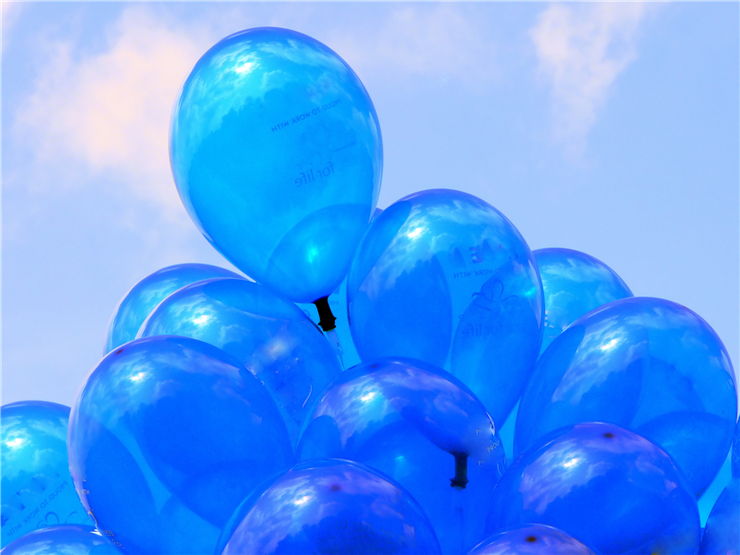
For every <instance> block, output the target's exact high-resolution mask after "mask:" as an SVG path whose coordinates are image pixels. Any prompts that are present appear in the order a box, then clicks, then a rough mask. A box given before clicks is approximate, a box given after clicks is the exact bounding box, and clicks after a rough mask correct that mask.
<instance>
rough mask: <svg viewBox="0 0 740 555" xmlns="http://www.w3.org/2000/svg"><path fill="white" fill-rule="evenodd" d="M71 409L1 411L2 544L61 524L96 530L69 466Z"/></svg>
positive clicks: (48, 406) (35, 406) (29, 406)
mask: <svg viewBox="0 0 740 555" xmlns="http://www.w3.org/2000/svg"><path fill="white" fill-rule="evenodd" d="M68 420H69V407H65V406H64V405H58V404H56V403H47V402H45V401H21V402H19V403H11V404H9V405H5V406H3V407H2V409H0V423H1V424H2V425H1V428H2V434H1V435H2V439H1V440H0V453H2V457H1V460H2V465H0V468H2V545H5V544H7V543H9V542H11V541H12V540H14V539H15V538H18V537H20V536H22V535H23V534H26V533H28V532H31V531H32V530H37V529H39V528H45V527H47V526H53V525H56V524H85V525H91V524H92V519H91V518H90V517H89V516H88V515H87V511H86V510H85V508H84V507H83V506H82V504H81V503H80V500H79V499H78V497H77V492H75V489H74V485H73V484H72V477H71V476H70V474H69V463H68V462H67V422H68Z"/></svg>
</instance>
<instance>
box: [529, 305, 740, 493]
mask: <svg viewBox="0 0 740 555" xmlns="http://www.w3.org/2000/svg"><path fill="white" fill-rule="evenodd" d="M736 410H737V398H736V393H735V379H734V376H733V370H732V365H731V363H730V359H729V357H728V355H727V352H726V350H725V348H724V346H723V345H722V342H721V341H720V339H719V338H718V337H717V335H716V334H715V333H714V331H713V330H712V328H711V327H709V325H708V324H707V323H706V322H705V321H704V320H702V319H701V317H699V316H698V315H697V314H695V313H694V312H692V311H691V310H689V309H688V308H685V307H683V306H681V305H678V304H676V303H672V302H670V301H666V300H662V299H653V298H642V297H638V298H629V299H622V300H619V301H614V302H612V303H609V304H607V305H605V306H604V307H602V308H600V309H597V310H595V311H593V312H591V313H589V314H587V315H586V316H584V317H583V318H581V319H579V320H577V321H576V322H574V323H573V324H571V326H570V327H568V329H566V330H565V331H564V332H563V333H562V334H561V335H559V336H558V337H556V338H555V340H553V342H552V343H551V344H550V346H549V347H548V348H547V350H546V351H545V352H544V353H543V354H542V356H541V357H540V359H539V361H538V364H537V369H536V370H535V372H534V373H533V374H532V378H531V380H530V382H529V385H528V386H527V389H526V391H525V393H524V395H523V396H522V400H521V403H520V405H519V414H518V417H517V426H516V436H515V446H516V448H517V451H521V450H523V449H526V448H527V447H528V446H531V445H532V444H533V443H534V442H536V441H537V440H538V438H539V437H542V436H543V435H544V434H546V433H547V432H549V431H551V430H555V429H557V428H560V427H562V426H568V425H571V424H575V423H577V422H586V421H592V420H599V421H604V422H613V423H615V424H618V425H620V426H623V427H625V428H628V429H630V430H633V431H635V432H637V433H639V434H640V435H643V436H645V437H647V438H648V439H650V440H651V441H653V442H655V443H657V444H658V445H660V446H661V447H662V448H663V449H665V450H666V451H667V452H668V453H669V454H670V455H671V457H673V459H674V460H675V461H676V464H677V465H678V467H679V468H680V469H681V470H682V472H683V473H684V475H685V476H686V478H687V480H688V483H689V485H690V487H691V491H692V492H693V493H694V495H697V496H698V495H699V494H701V492H702V491H704V489H705V488H706V487H707V485H708V484H709V483H710V482H711V480H712V478H713V477H714V476H715V474H716V473H717V470H718V469H719V467H720V466H721V465H722V462H723V461H724V459H725V456H726V455H727V452H728V450H729V447H730V442H731V441H732V433H733V429H734V428H733V427H734V425H735V415H736V414H737V413H736Z"/></svg>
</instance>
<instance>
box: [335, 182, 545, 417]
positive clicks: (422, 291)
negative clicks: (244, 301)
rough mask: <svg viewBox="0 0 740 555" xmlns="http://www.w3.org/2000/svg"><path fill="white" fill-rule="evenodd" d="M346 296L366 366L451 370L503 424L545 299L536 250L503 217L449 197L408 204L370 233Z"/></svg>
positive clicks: (535, 348) (431, 194) (443, 193)
mask: <svg viewBox="0 0 740 555" xmlns="http://www.w3.org/2000/svg"><path fill="white" fill-rule="evenodd" d="M347 291H348V299H349V314H350V327H351V329H352V335H353V337H354V339H355V345H356V346H357V350H358V352H359V353H360V356H361V358H362V359H363V360H371V359H375V358H380V357H384V356H401V357H410V358H415V359H419V360H423V361H425V362H428V363H430V364H434V365H435V366H439V367H440V368H445V369H446V370H448V371H450V372H451V373H452V374H454V375H455V376H456V377H457V378H459V379H460V380H462V382H463V383H465V384H466V385H467V386H468V387H469V388H470V389H472V390H473V392H474V393H475V394H476V395H477V396H478V397H479V398H480V399H481V401H483V404H484V405H485V406H486V408H487V409H488V411H489V412H490V413H491V415H492V416H493V419H494V421H495V422H496V423H497V424H498V425H500V424H502V423H503V422H504V420H505V419H506V415H507V414H508V413H509V411H510V410H511V408H512V407H513V406H514V404H515V403H516V400H517V399H518V397H519V395H520V393H521V390H522V388H523V387H524V384H525V383H526V380H527V378H528V377H529V374H530V372H531V370H532V368H533V365H534V363H535V360H536V358H537V354H538V352H539V347H540V334H541V329H540V327H541V324H542V290H541V287H540V281H539V277H538V275H537V270H536V268H535V263H534V258H533V257H532V253H531V252H530V250H529V247H528V246H527V244H526V243H525V242H524V239H522V237H521V235H520V234H519V232H518V231H517V230H516V228H514V226H513V225H512V224H511V222H509V220H507V219H506V218H505V217H504V216H503V215H502V214H501V213H500V212H498V211H497V210H496V209H495V208H493V207H492V206H490V205H489V204H487V203H486V202H484V201H482V200H480V199H478V198H476V197H474V196H471V195H468V194H466V193H462V192H459V191H451V190H446V189H437V190H429V191H422V192H419V193H415V194H413V195H410V196H408V197H406V198H404V199H401V200H400V201H398V202H396V203H395V204H393V205H391V206H389V207H388V208H386V209H385V210H384V211H383V213H382V214H381V215H380V216H378V217H377V218H376V219H375V220H374V221H373V223H372V224H371V225H370V229H369V230H368V232H367V234H366V235H365V238H364V239H363V241H362V244H361V245H360V247H359V248H358V251H357V255H356V257H355V259H354V261H353V263H352V268H351V271H350V274H349V278H348V283H347Z"/></svg>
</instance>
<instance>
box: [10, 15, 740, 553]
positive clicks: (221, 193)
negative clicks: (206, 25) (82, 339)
mask: <svg viewBox="0 0 740 555" xmlns="http://www.w3.org/2000/svg"><path fill="white" fill-rule="evenodd" d="M382 160H383V157H382V141H381V134H380V127H379V124H378V118H377V115H376V112H375V109H374V107H373V104H372V102H371V100H370V97H369V96H368V94H367V91H366V90H365V88H364V87H363V85H362V83H361V82H360V80H359V78H358V77H357V75H355V73H354V72H353V70H352V69H351V68H350V67H349V66H348V65H347V63H346V62H345V61H344V60H342V58H340V57H339V56H338V55H337V54H336V53H335V52H333V51H332V50H331V49H330V48H328V47H327V46H325V45H323V44H321V43H320V42H318V41H316V40H314V39H312V38H310V37H308V36H306V35H303V34H300V33H297V32H294V31H290V30H286V29H279V28H256V29H249V30H246V31H243V32H240V33H236V34H234V35H231V36H229V37H227V38H225V39H223V40H222V41H221V42H219V43H218V44H216V45H215V46H213V47H212V48H211V49H210V50H209V51H208V52H206V53H205V54H204V55H203V56H202V58H201V59H200V60H199V61H198V62H197V64H196V65H195V67H194V68H193V70H192V72H191V73H190V76H189V77H188V79H187V81H186V82H185V84H184V86H183V89H182V92H181V94H180V97H179V99H178V101H177V105H176V108H175V112H174V117H173V121H172V129H171V162H172V169H173V173H174V177H175V181H176V184H177V188H178V191H179V193H180V196H181V198H182V200H183V202H184V204H185V206H186V207H187V209H188V211H189V213H190V215H191V217H192V219H193V220H194V222H195V223H196V224H197V225H198V226H199V227H200V229H201V230H202V232H203V234H204V235H205V237H206V238H207V239H208V240H209V241H210V242H211V243H212V245H213V246H214V247H215V248H216V249H217V250H218V251H219V252H220V253H221V254H222V255H223V256H224V257H225V258H226V259H227V260H229V261H230V262H231V263H232V264H233V266H234V267H235V268H236V269H237V271H231V270H227V269H224V268H217V267H214V266H209V265H205V264H179V265H175V266H170V267H167V268H164V269H161V270H158V271H156V272H154V273H152V274H151V275H149V276H147V277H145V278H144V279H143V280H141V281H140V282H139V283H137V284H136V285H134V287H133V288H132V289H131V290H130V291H129V293H128V294H127V295H126V296H125V297H124V299H123V300H122V301H121V303H120V305H119V307H118V308H117V310H116V311H115V314H114V317H113V320H112V323H111V326H110V331H109V334H108V339H107V343H106V345H105V356H103V358H102V360H101V361H100V362H99V364H98V365H97V366H96V368H94V369H93V371H92V372H91V373H90V375H89V376H88V378H87V380H86V382H85V383H84V384H83V386H82V389H81V391H80V394H79V396H78V398H77V400H76V401H75V403H74V405H73V407H72V408H71V410H70V409H69V408H68V407H64V406H61V405H57V404H53V403H47V402H41V401H27V402H20V403H13V404H10V405H6V406H4V407H2V440H1V443H0V447H1V448H2V545H3V550H2V553H3V554H7V555H21V554H23V555H47V554H48V555H50V554H57V555H111V554H117V553H130V554H135V555H139V554H141V555H149V554H152V555H155V554H156V555H167V554H171V555H187V554H193V555H219V554H224V555H242V554H255V555H262V554H298V555H303V554H314V553H315V554H327V555H328V554H358V553H363V554H364V553H367V554H376V553H378V554H381V553H382V554H407V553H413V554H419V555H434V554H450V555H458V554H466V553H469V554H471V555H495V554H500V555H503V554H512V553H516V554H555V555H557V554H576V555H577V554H583V555H586V554H596V553H603V554H643V553H644V554H658V553H660V554H679V555H682V554H699V553H702V554H712V555H714V554H720V553H721V554H727V553H735V554H737V553H740V432H739V431H738V430H739V429H740V428H739V427H738V425H737V424H736V419H737V388H736V383H735V377H734V373H733V368H732V365H731V363H730V358H729V356H728V354H727V351H726V350H725V347H724V346H723V344H722V342H721V340H720V339H719V337H718V336H717V335H716V333H715V332H714V331H713V330H712V328H711V327H710V326H709V324H707V323H706V322H705V321H704V320H703V319H702V318H701V317H700V316H699V315H697V314H696V313H694V312H692V311H691V310H690V309H688V308H686V307H684V306H681V305H679V304H676V303H674V302H671V301H668V300H663V299H657V298H645V297H634V296H633V294H632V291H631V290H630V288H629V287H628V286H627V285H626V284H625V282H624V281H623V280H622V279H621V278H620V277H619V276H618V275H617V274H616V273H615V272H614V271H613V270H612V269H611V268H610V267H609V266H607V265H606V264H604V263H603V262H601V261H599V260H597V259H596V258H594V257H592V256H589V255H587V254H585V253H582V252H578V251H575V250H569V249H562V248H550V249H543V250H537V251H532V250H531V249H530V247H529V246H528V245H527V243H526V241H525V240H524V238H523V237H522V236H521V234H520V233H519V231H518V230H517V229H516V227H515V226H514V225H513V224H512V222H511V221H509V220H508V219H507V218H506V216H504V215H503V214H502V213H501V212H499V211H498V210H497V209H496V208H494V207H493V206H491V205H490V204H488V203H487V202H485V201H483V200H481V199H479V198H476V197H474V196H472V195H469V194H466V193H464V192H460V191H455V190H443V189H437V190H425V191H420V192H418V193H415V194H412V195H409V196H407V197H405V198H402V199H400V200H398V201H397V202H395V203H393V204H392V205H390V206H389V207H387V208H386V209H385V210H383V211H382V212H381V211H378V210H376V207H375V205H376V202H377V198H378V192H379V187H380V180H381V170H382ZM311 305H314V306H311ZM314 310H315V312H313V311H314ZM316 322H318V324H317V323H316ZM505 423H506V424H505ZM504 424H505V425H504ZM502 428H503V430H504V432H505V433H502V431H501V430H502ZM733 440H734V447H733V446H732V444H733ZM722 489H724V491H723V492H722V493H721V495H719V492H720V490H722ZM705 492H708V493H705ZM710 494H711V495H710ZM714 499H717V502H716V505H714V507H712V504H713V501H714ZM710 510H711V514H710Z"/></svg>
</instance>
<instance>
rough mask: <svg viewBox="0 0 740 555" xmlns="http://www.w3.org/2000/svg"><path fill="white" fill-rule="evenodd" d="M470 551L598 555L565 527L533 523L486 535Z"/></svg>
mask: <svg viewBox="0 0 740 555" xmlns="http://www.w3.org/2000/svg"><path fill="white" fill-rule="evenodd" d="M469 555H595V554H594V552H593V551H591V550H590V549H589V548H588V547H586V546H585V545H583V544H582V543H581V542H579V541H578V540H577V539H575V538H573V537H571V536H569V535H568V534H566V533H565V532H563V531H562V530H558V529H557V528H553V527H552V526H545V525H544V524H530V525H529V526H522V527H521V528H516V529H514V530H507V531H506V532H500V533H498V534H494V535H493V536H491V537H490V538H486V539H485V540H483V541H482V542H481V543H479V544H478V545H476V546H475V549H473V550H472V551H471V552H470V553H469Z"/></svg>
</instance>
